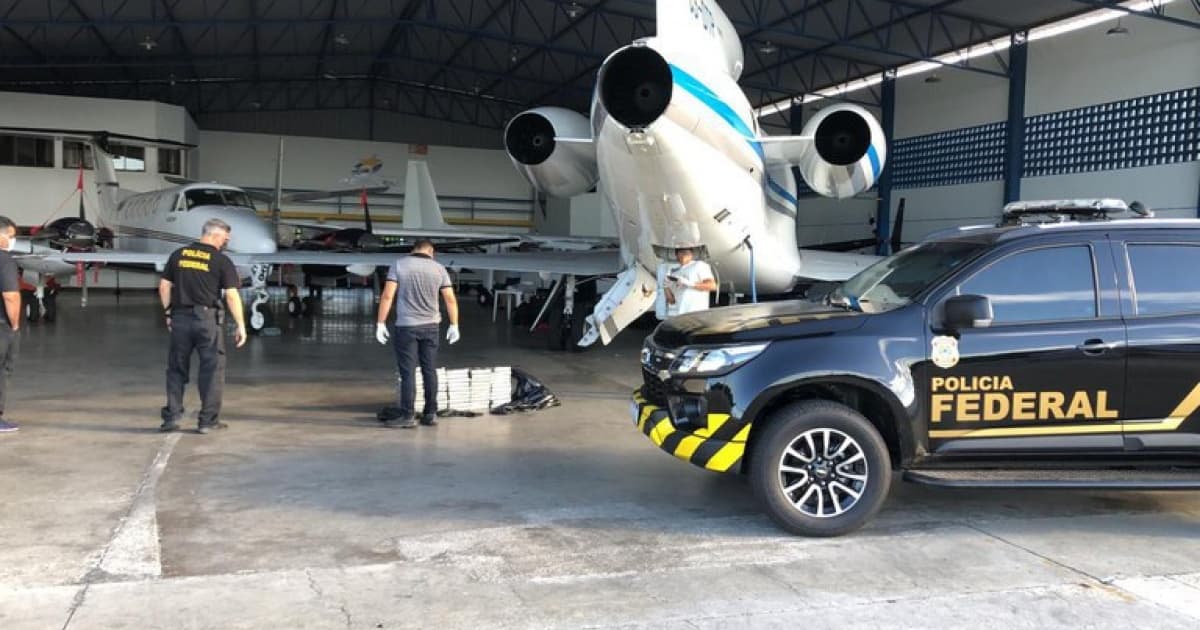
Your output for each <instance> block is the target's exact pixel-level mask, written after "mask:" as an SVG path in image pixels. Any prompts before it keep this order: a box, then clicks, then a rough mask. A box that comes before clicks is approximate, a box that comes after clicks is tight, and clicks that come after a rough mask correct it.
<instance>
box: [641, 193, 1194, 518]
mask: <svg viewBox="0 0 1200 630" xmlns="http://www.w3.org/2000/svg"><path fill="white" fill-rule="evenodd" d="M1136 208H1137V206H1135V209H1136ZM1128 210H1129V207H1128V206H1126V205H1125V203H1124V202H1120V201H1115V200H1100V201H1094V202H1086V201H1075V202H1028V203H1024V204H1020V205H1011V206H1008V207H1006V214H1005V220H1004V221H1002V222H1001V224H999V225H995V226H984V227H979V228H961V229H957V230H954V231H953V232H952V233H950V234H946V233H942V234H939V235H937V236H934V237H933V238H930V239H927V240H925V241H923V242H921V243H919V244H917V245H915V246H912V247H909V248H908V249H905V250H903V251H901V252H899V253H897V254H895V255H893V256H890V257H888V258H884V259H882V260H880V261H879V262H878V263H876V264H874V265H873V266H871V267H869V268H867V269H866V270H864V271H863V272H862V273H860V274H858V275H857V276H855V277H853V278H851V279H850V280H848V281H846V282H845V283H844V284H842V285H840V286H839V287H838V288H837V289H836V290H834V291H833V292H832V293H829V294H828V295H827V296H826V297H824V298H822V299H821V300H820V301H785V302H773V303H765V304H754V305H743V306H734V307H729V308H720V309H714V310H710V311H706V312H701V313H694V314H689V315H685V316H680V317H676V318H673V319H669V320H667V321H665V322H663V323H662V324H661V325H659V327H658V328H657V329H656V330H655V331H654V333H653V334H652V335H651V336H650V337H648V338H647V339H646V342H645V345H644V347H643V349H642V355H641V362H642V371H643V382H644V384H643V386H642V387H641V388H640V389H638V390H637V391H636V392H635V393H634V397H633V405H632V406H633V408H632V414H633V420H634V423H635V424H636V425H637V428H638V430H640V431H641V432H642V433H644V434H645V435H646V436H647V437H648V438H650V440H652V441H653V442H654V444H655V445H657V446H658V447H659V448H661V449H662V450H664V451H667V452H668V453H671V454H672V455H674V456H675V457H678V458H679V459H683V460H686V461H688V462H691V463H692V464H695V465H697V466H700V467H703V468H706V469H708V470H712V471H718V472H740V473H744V474H747V475H748V476H749V479H750V483H751V486H752V488H753V490H754V493H755V494H756V496H757V497H758V499H759V500H760V502H761V503H762V505H763V507H764V508H765V509H766V511H767V512H768V513H769V514H770V516H771V517H772V518H773V519H774V520H775V521H776V522H777V523H778V524H779V525H780V526H781V527H783V528H784V529H786V530H788V531H790V532H792V533H796V534H804V535H816V536H833V535H840V534H843V533H846V532H849V531H852V530H854V529H856V528H858V527H860V526H861V525H863V524H864V523H865V522H866V521H867V520H868V519H870V518H871V516H872V515H873V514H874V513H875V512H876V511H877V510H878V509H879V508H880V506H881V505H882V504H883V502H884V499H885V498H886V496H887V493H888V490H889V486H890V483H891V481H892V477H893V475H900V476H902V477H903V478H904V479H906V480H908V481H910V482H916V483H922V484H930V485H938V486H954V487H993V488H994V487H1005V488H1012V487H1032V488H1098V489H1155V490H1162V489H1200V414H1197V413H1196V411H1197V409H1198V408H1200V221H1197V220H1167V219H1151V218H1130V219H1122V218H1119V217H1116V216H1114V215H1117V214H1119V213H1122V212H1128ZM1143 214H1148V213H1144V212H1143ZM1038 219H1041V220H1038Z"/></svg>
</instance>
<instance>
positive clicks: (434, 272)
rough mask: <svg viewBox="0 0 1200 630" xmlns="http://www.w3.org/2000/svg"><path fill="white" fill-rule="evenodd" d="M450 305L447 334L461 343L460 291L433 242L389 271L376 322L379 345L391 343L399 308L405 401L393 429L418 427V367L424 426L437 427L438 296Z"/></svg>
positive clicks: (397, 347) (397, 338)
mask: <svg viewBox="0 0 1200 630" xmlns="http://www.w3.org/2000/svg"><path fill="white" fill-rule="evenodd" d="M439 294H440V295H441V296H442V299H443V300H445V302H446V315H447V316H448V317H449V318H450V328H449V329H447V330H446V341H448V342H449V343H451V344H453V343H455V342H457V341H458V338H459V333H458V299H457V298H455V297H454V286H453V285H451V283H450V274H449V273H447V272H446V268H445V267H443V266H441V265H440V264H438V263H437V262H436V261H434V260H433V243H432V242H430V241H427V240H422V241H418V242H417V244H416V245H415V246H414V247H413V250H412V255H410V256H405V257H403V258H400V259H398V260H397V261H396V262H395V263H393V264H392V267H391V269H389V270H388V276H387V282H386V283H385V284H384V285H383V295H381V296H380V297H379V313H378V315H377V317H376V318H375V322H376V323H375V338H376V339H377V340H379V343H381V344H383V345H387V343H388V337H389V334H388V326H387V316H388V312H390V311H391V310H392V303H393V302H395V304H396V324H395V327H394V329H393V330H394V331H395V334H394V335H393V336H392V349H393V350H394V351H395V353H396V369H397V370H398V371H399V373H400V396H399V398H400V400H398V401H397V402H396V406H397V407H399V409H400V415H399V417H397V418H395V419H393V420H389V421H387V422H385V423H384V426H387V427H400V428H403V429H411V428H413V427H415V426H417V421H416V419H415V418H414V415H413V412H414V411H415V410H414V409H413V403H414V401H415V399H416V396H417V391H416V383H415V382H414V381H413V378H414V373H413V368H414V367H416V364H417V363H420V366H421V378H422V379H423V380H424V382H425V408H424V409H423V410H422V412H421V424H423V425H425V426H434V425H436V424H437V420H436V417H437V370H436V367H435V364H436V362H437V348H438V331H439V324H440V323H441V321H442V313H441V311H440V310H439V309H438V295H439Z"/></svg>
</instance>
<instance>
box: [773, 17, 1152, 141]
mask: <svg viewBox="0 0 1200 630" xmlns="http://www.w3.org/2000/svg"><path fill="white" fill-rule="evenodd" d="M1174 1H1175V0H1137V1H1133V2H1124V3H1121V6H1123V7H1125V9H1127V11H1122V10H1121V9H1097V10H1095V11H1089V12H1087V13H1084V14H1083V15H1077V16H1075V17H1073V18H1068V19H1066V20H1060V21H1058V22H1054V23H1053V24H1046V25H1044V26H1039V27H1037V28H1033V29H1030V30H1029V33H1028V36H1027V41H1031V42H1034V41H1038V40H1041V39H1049V38H1051V37H1058V36H1059V35H1065V34H1067V33H1072V32H1075V31H1078V30H1081V29H1085V28H1088V27H1090V26H1095V25H1097V24H1101V23H1103V22H1107V21H1108V20H1112V19H1114V18H1119V17H1123V16H1125V15H1128V14H1129V13H1128V12H1129V11H1132V12H1134V13H1138V12H1142V11H1146V10H1148V9H1157V8H1161V7H1163V6H1166V5H1168V4H1171V3H1172V2H1174ZM1011 46H1012V40H1011V39H1010V38H1009V37H1008V36H1007V35H1006V36H1004V37H997V38H996V39H993V40H991V41H987V42H982V43H979V44H975V45H973V46H967V47H965V48H960V49H958V50H954V51H951V52H948V53H945V54H942V55H938V56H937V57H934V58H933V59H932V60H930V61H916V62H913V63H909V64H905V65H903V66H899V67H897V68H896V78H897V79H902V78H904V77H911V76H913V75H917V74H923V73H925V72H930V71H932V70H937V69H938V68H942V67H946V66H949V67H954V66H960V65H963V64H965V63H966V62H967V61H969V60H971V59H975V58H977V57H983V56H985V55H991V54H995V53H999V52H1003V51H1005V50H1008V49H1009V48H1010V47H1011ZM880 83H883V73H882V72H877V73H875V74H871V75H867V76H865V77H861V78H858V79H853V80H851V81H847V82H845V83H842V84H840V85H835V86H833V87H829V88H825V89H823V90H817V91H816V92H813V93H811V94H805V95H804V96H799V97H796V96H793V97H790V98H785V99H783V100H780V101H776V102H774V103H768V104H766V105H763V106H761V107H759V108H757V109H755V110H754V113H755V115H756V116H758V117H759V118H765V117H767V116H771V115H774V114H782V113H784V112H786V111H788V109H789V108H791V106H792V105H807V104H808V103H814V102H816V101H823V100H825V99H830V98H838V97H841V96H845V95H846V94H850V93H852V92H858V91H861V90H865V89H868V88H871V87H874V86H876V85H879V84H880Z"/></svg>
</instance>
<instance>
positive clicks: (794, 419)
mask: <svg viewBox="0 0 1200 630" xmlns="http://www.w3.org/2000/svg"><path fill="white" fill-rule="evenodd" d="M766 420H767V422H768V424H767V426H766V427H765V428H764V432H763V434H762V435H759V436H757V439H756V441H755V443H754V447H753V449H754V450H753V452H752V453H751V457H750V464H749V467H750V485H751V487H752V488H753V490H754V494H755V496H756V497H757V498H758V500H759V502H760V503H761V504H762V506H763V508H764V509H765V510H766V512H767V514H768V515H770V517H771V520H773V521H775V523H776V524H777V525H779V526H780V527H782V528H783V529H785V530H787V531H788V532H791V533H793V534H799V535H802V536H840V535H842V534H846V533H849V532H852V531H854V530H856V529H858V528H859V527H862V526H863V525H864V524H865V523H866V522H867V521H868V520H870V518H871V517H872V516H874V515H875V513H876V512H878V511H879V508H880V507H882V506H883V502H884V500H885V499H886V498H887V494H888V490H889V489H890V486H891V481H892V466H891V458H890V456H889V455H888V449H887V444H885V443H884V441H883V437H882V436H880V434H879V431H877V430H876V429H875V427H874V426H872V425H871V423H870V422H869V421H867V419H866V418H864V417H863V416H862V414H860V413H858V412H857V411H854V410H853V409H851V408H849V407H846V406H845V405H840V404H838V403H834V402H829V401H825V400H810V401H805V402H799V403H795V404H791V405H788V406H786V407H784V408H782V409H780V410H779V411H776V412H775V413H773V414H772V415H771V416H770V417H769V418H766Z"/></svg>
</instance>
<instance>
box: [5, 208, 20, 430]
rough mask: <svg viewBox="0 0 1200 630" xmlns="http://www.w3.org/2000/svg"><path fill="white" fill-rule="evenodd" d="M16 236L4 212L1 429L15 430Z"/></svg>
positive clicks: (15, 228) (17, 304)
mask: <svg viewBox="0 0 1200 630" xmlns="http://www.w3.org/2000/svg"><path fill="white" fill-rule="evenodd" d="M16 238H17V225H16V224H15V223H13V222H12V219H9V218H8V217H4V216H0V295H3V296H4V308H3V309H0V433H13V432H15V431H16V430H17V429H18V427H17V425H15V424H13V423H12V422H9V421H8V420H6V419H5V418H4V411H5V403H6V402H8V377H9V376H10V375H11V374H12V371H13V365H14V364H15V363H16V361H17V348H18V347H19V345H20V344H18V343H17V342H18V341H19V340H20V337H18V336H17V332H18V331H19V330H20V329H21V278H20V274H18V273H17V261H16V260H14V259H13V257H12V254H10V253H9V252H10V251H12V248H13V241H14V240H15V239H16Z"/></svg>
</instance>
